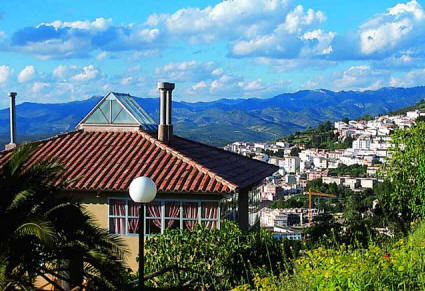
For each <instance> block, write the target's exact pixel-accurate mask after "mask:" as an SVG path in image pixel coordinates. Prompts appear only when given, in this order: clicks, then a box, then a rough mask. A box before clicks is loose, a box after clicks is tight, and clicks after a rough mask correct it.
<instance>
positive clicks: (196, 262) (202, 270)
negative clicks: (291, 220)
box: [145, 221, 300, 290]
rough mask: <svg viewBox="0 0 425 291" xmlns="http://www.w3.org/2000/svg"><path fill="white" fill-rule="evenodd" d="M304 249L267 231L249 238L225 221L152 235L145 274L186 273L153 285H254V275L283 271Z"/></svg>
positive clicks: (162, 277)
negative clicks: (218, 225)
mask: <svg viewBox="0 0 425 291" xmlns="http://www.w3.org/2000/svg"><path fill="white" fill-rule="evenodd" d="M299 247H300V243H299V242H294V241H283V242H280V241H278V240H275V239H274V238H273V236H272V234H271V233H270V232H267V231H265V230H255V231H252V232H249V233H247V234H244V233H243V232H242V231H241V230H240V229H239V228H238V227H237V226H236V224H235V223H233V222H230V221H224V222H223V223H222V225H221V229H220V230H209V229H207V228H205V227H197V228H196V229H195V230H194V231H193V232H187V231H180V230H169V231H167V232H166V233H165V234H164V235H161V236H153V237H150V238H149V239H148V240H147V242H146V255H145V266H146V270H145V272H147V273H149V272H156V271H158V270H162V269H164V268H168V267H172V266H176V267H177V268H178V269H180V270H182V272H180V273H179V274H177V272H167V273H165V274H162V275H160V276H159V277H157V278H155V279H152V280H149V282H148V284H149V285H150V286H154V287H159V288H168V287H179V288H182V287H183V286H186V287H190V288H191V289H199V290H201V289H202V290H204V289H209V288H212V289H215V290H223V289H229V288H231V287H232V286H235V285H237V284H244V283H248V282H251V281H252V279H253V278H254V277H255V274H261V275H263V276H265V275H266V274H270V273H273V274H276V275H277V274H279V273H280V272H283V271H284V270H285V264H286V262H288V260H289V259H291V258H293V257H294V255H293V254H295V253H298V250H299ZM185 283H186V284H185Z"/></svg>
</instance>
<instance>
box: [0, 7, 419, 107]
mask: <svg viewBox="0 0 425 291" xmlns="http://www.w3.org/2000/svg"><path fill="white" fill-rule="evenodd" d="M422 5H423V3H421V2H420V1H414V0H412V1H405V2H403V1H392V0H380V1H341V0H320V1H317V0H304V1H302V0H299V1H296V0H232V1H230V0H228V1H209V0H204V1H199V0H198V1H158V0H156V1H147V0H144V1H129V0H121V1H112V0H104V1H87V0H86V1H79V0H73V1H64V0H63V1H54V0H46V1H32V0H26V1H14V0H13V1H7V2H4V1H2V5H1V6H0V96H4V98H0V107H6V106H7V102H8V100H7V99H8V98H6V96H7V92H9V91H12V90H15V91H17V92H18V98H19V99H18V101H19V102H23V101H31V102H46V103H48V102H67V101H70V100H80V99H85V98H88V97H90V96H92V95H104V94H105V93H106V92H108V91H118V92H126V93H131V94H133V95H135V96H140V97H155V96H157V95H158V92H157V90H156V88H155V87H156V82H157V81H171V82H175V83H176V90H175V93H174V96H175V99H176V100H184V101H188V102H193V101H210V100H215V99H219V98H248V97H260V98H266V97H272V96H274V95H276V94H279V93H283V92H293V91H297V90H302V89H318V88H325V89H331V90H338V91H340V90H368V89H377V88H380V87H385V86H403V87H410V86H416V85H425V70H424V69H425V61H424V56H425V50H424V49H425V10H424V7H423V6H422Z"/></svg>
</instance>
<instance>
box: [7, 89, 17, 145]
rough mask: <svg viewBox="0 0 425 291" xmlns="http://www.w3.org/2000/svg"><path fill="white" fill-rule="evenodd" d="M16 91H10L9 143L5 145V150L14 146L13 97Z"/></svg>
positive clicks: (14, 118) (14, 114) (14, 111)
mask: <svg viewBox="0 0 425 291" xmlns="http://www.w3.org/2000/svg"><path fill="white" fill-rule="evenodd" d="M16 95H17V94H16V92H10V93H9V97H10V143H8V144H7V145H6V146H5V149H6V150H10V149H14V148H16V109H15V97H16Z"/></svg>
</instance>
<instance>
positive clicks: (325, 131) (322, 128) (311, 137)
mask: <svg viewBox="0 0 425 291" xmlns="http://www.w3.org/2000/svg"><path fill="white" fill-rule="evenodd" d="M334 130H335V128H334V126H333V124H332V123H331V122H330V121H326V122H324V123H321V124H319V125H318V126H317V127H316V128H311V127H309V128H307V129H306V130H305V131H302V132H300V131H297V132H295V133H293V134H290V135H288V136H287V137H286V138H285V139H284V140H285V141H287V142H289V143H292V144H304V146H305V147H306V148H319V149H330V150H336V149H345V148H348V147H351V145H352V144H353V140H352V138H350V137H348V138H346V139H345V140H344V141H342V142H340V141H339V140H338V134H337V133H334Z"/></svg>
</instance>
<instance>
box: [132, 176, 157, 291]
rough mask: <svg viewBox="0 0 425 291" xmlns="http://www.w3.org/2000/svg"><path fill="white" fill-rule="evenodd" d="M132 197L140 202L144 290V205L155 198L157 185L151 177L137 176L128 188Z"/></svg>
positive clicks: (140, 243)
mask: <svg viewBox="0 0 425 291" xmlns="http://www.w3.org/2000/svg"><path fill="white" fill-rule="evenodd" d="M128 192H129V193H130V197H131V199H133V201H134V202H136V203H139V226H138V231H137V232H138V233H139V286H140V289H141V290H144V285H145V279H144V274H145V272H144V270H145V249H144V244H145V240H144V233H145V230H144V225H145V215H144V209H143V205H144V204H145V203H149V202H151V201H152V200H154V199H155V196H156V185H155V183H154V181H152V179H151V178H148V177H137V178H136V179H134V180H133V181H131V183H130V187H129V188H128Z"/></svg>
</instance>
